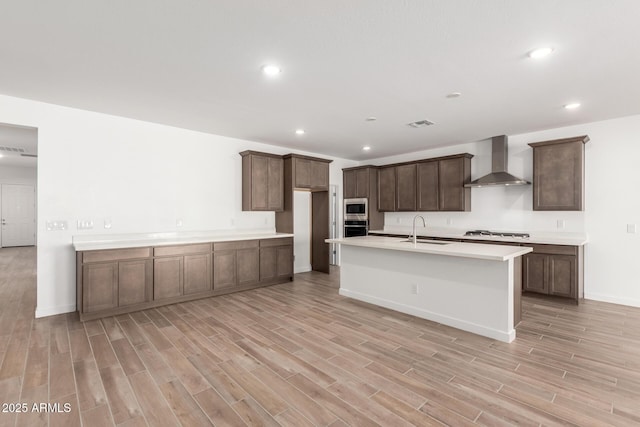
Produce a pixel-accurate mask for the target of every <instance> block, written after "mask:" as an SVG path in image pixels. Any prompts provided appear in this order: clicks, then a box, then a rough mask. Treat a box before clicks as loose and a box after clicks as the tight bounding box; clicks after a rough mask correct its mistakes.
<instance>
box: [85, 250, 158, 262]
mask: <svg viewBox="0 0 640 427" xmlns="http://www.w3.org/2000/svg"><path fill="white" fill-rule="evenodd" d="M150 255H151V248H131V249H109V250H105V251H84V252H82V262H83V263H88V262H105V261H120V260H124V259H136V258H148V257H149V256H150Z"/></svg>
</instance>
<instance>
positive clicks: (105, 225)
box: [104, 218, 113, 230]
mask: <svg viewBox="0 0 640 427" xmlns="http://www.w3.org/2000/svg"><path fill="white" fill-rule="evenodd" d="M112 225H113V224H112V222H111V218H107V219H105V220H104V228H106V229H107V230H109V229H110V228H111V226H112Z"/></svg>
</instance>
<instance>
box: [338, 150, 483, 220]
mask: <svg viewBox="0 0 640 427" xmlns="http://www.w3.org/2000/svg"><path fill="white" fill-rule="evenodd" d="M472 157H473V156H472V155H471V154H466V153H465V154H456V155H453V156H446V157H440V158H433V159H424V160H418V161H415V162H407V163H400V164H396V165H387V166H380V167H379V171H378V209H379V210H380V211H383V212H397V211H410V212H426V211H470V210H471V189H470V188H466V187H465V186H464V185H465V184H466V183H468V182H470V181H471V158H472ZM346 185H347V181H346V178H345V186H346ZM345 197H346V196H345Z"/></svg>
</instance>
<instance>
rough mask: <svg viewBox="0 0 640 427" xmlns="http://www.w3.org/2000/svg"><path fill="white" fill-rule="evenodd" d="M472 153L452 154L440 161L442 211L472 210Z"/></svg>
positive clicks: (440, 204) (439, 186)
mask: <svg viewBox="0 0 640 427" xmlns="http://www.w3.org/2000/svg"><path fill="white" fill-rule="evenodd" d="M471 157H472V156H471V155H470V154H465V155H460V156H452V157H451V158H444V159H440V160H439V161H438V177H439V182H438V193H439V194H438V195H439V206H438V208H439V210H441V211H470V210H471V188H467V187H465V186H464V185H465V184H467V183H469V182H471Z"/></svg>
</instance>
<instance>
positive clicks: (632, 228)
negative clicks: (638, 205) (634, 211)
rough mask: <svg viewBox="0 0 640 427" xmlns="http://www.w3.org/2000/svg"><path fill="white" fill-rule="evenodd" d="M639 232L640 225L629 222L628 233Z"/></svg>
mask: <svg viewBox="0 0 640 427" xmlns="http://www.w3.org/2000/svg"><path fill="white" fill-rule="evenodd" d="M637 232H638V227H637V226H636V225H635V224H627V233H631V234H635V233H637Z"/></svg>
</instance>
